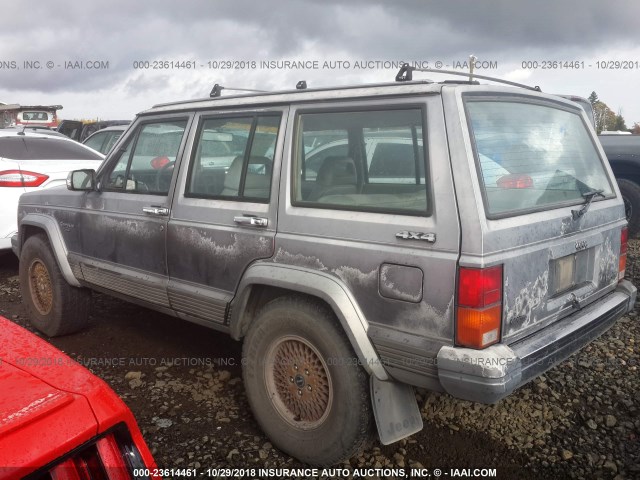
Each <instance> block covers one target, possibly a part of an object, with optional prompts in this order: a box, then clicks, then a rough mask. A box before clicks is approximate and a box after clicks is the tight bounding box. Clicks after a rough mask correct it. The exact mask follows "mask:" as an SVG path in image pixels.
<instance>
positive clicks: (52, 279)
mask: <svg viewBox="0 0 640 480" xmlns="http://www.w3.org/2000/svg"><path fill="white" fill-rule="evenodd" d="M19 268H20V290H21V293H22V301H23V303H24V305H25V307H26V309H27V313H28V315H29V320H30V322H31V324H32V325H33V326H34V327H36V328H37V329H38V330H40V331H41V332H42V333H44V334H46V335H47V336H49V337H55V336H58V335H66V334H69V333H73V332H76V331H78V330H81V329H82V328H84V327H86V325H87V323H88V320H89V302H90V299H91V293H90V291H89V290H87V289H85V288H76V287H72V286H71V285H69V284H68V283H67V281H66V280H65V279H64V277H63V276H62V273H61V272H60V268H59V267H58V263H57V262H56V259H55V257H54V256H53V252H52V250H51V246H50V244H49V240H48V239H47V237H46V235H44V234H38V235H34V236H31V237H29V238H28V239H27V241H26V242H25V243H24V246H23V247H22V251H21V253H20V267H19Z"/></svg>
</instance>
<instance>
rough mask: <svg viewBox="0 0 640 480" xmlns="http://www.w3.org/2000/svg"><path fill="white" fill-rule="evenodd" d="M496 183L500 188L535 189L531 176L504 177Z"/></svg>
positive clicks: (513, 175)
mask: <svg viewBox="0 0 640 480" xmlns="http://www.w3.org/2000/svg"><path fill="white" fill-rule="evenodd" d="M496 183H497V184H498V186H499V187H500V188H533V178H531V177H530V176H529V175H519V174H511V175H504V176H502V177H500V178H499V179H498V181H497V182H496Z"/></svg>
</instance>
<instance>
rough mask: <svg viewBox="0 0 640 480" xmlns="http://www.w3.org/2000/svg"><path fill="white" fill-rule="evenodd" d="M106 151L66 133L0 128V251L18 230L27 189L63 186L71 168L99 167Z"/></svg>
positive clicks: (4, 248)
mask: <svg viewBox="0 0 640 480" xmlns="http://www.w3.org/2000/svg"><path fill="white" fill-rule="evenodd" d="M103 160H104V155H102V154H101V153H98V152H96V151H95V150H93V149H91V148H89V147H86V146H84V145H82V144H80V143H77V142H75V141H73V140H71V139H69V138H66V137H64V138H63V137H57V136H52V135H47V134H42V133H35V132H31V131H29V130H27V131H24V132H23V131H22V129H17V130H14V129H10V130H2V129H0V251H4V250H9V249H11V236H12V235H15V234H16V232H17V231H18V226H17V212H18V199H19V198H20V195H22V194H23V193H24V192H30V191H33V190H37V189H41V188H50V187H57V186H63V185H65V183H66V179H67V174H68V173H69V172H70V171H71V170H78V169H82V168H91V169H94V170H95V169H97V168H98V167H99V166H100V164H101V163H102V161H103Z"/></svg>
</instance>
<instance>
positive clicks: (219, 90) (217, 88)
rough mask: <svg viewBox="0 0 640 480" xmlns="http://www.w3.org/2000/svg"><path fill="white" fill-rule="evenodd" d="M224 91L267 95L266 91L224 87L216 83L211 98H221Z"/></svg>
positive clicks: (210, 94)
mask: <svg viewBox="0 0 640 480" xmlns="http://www.w3.org/2000/svg"><path fill="white" fill-rule="evenodd" d="M222 90H233V91H234V92H253V93H267V91H266V90H252V89H250V88H234V87H223V86H222V85H220V84H218V83H216V84H215V85H214V86H213V88H212V89H211V93H209V96H210V97H211V98H213V97H219V96H220V95H221V94H222Z"/></svg>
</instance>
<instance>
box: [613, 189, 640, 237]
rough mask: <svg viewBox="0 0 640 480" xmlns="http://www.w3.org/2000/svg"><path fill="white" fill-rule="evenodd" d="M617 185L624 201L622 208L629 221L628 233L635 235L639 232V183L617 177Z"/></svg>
mask: <svg viewBox="0 0 640 480" xmlns="http://www.w3.org/2000/svg"><path fill="white" fill-rule="evenodd" d="M618 186H619V187H620V193H621V194H622V200H623V201H624V210H625V214H626V216H627V221H628V222H629V235H630V236H632V237H635V236H636V234H637V233H638V232H640V185H638V184H637V183H635V182H632V181H631V180H626V179H624V178H620V179H618Z"/></svg>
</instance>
